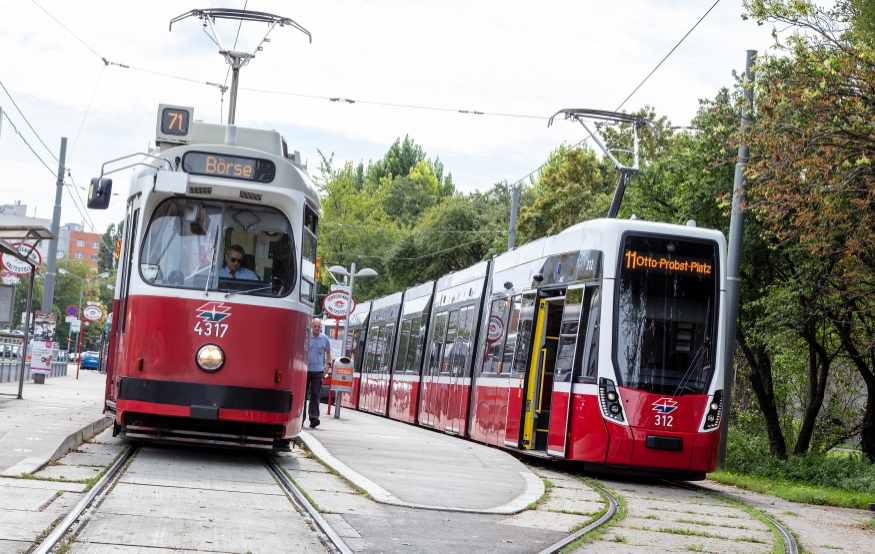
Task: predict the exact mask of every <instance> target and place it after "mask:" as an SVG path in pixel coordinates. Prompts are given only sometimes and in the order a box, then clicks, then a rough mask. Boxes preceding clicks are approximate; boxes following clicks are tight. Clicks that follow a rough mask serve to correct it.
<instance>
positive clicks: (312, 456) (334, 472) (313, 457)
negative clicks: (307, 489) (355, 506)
mask: <svg viewBox="0 0 875 554" xmlns="http://www.w3.org/2000/svg"><path fill="white" fill-rule="evenodd" d="M301 451H302V452H304V453H306V454H307V458H309V459H311V460H316V461H317V462H319V464H320V465H322V467H324V468H325V471H327V472H328V473H330V474H331V475H335V476H337V477H340V480H341V481H343V482H344V483H346V484H347V485H348V486H349V487H350V488H351V489H353V490H354V491H355V492H357V493H359V494H360V495H362V496H364V497H365V498H367V499H368V500H374V497H373V496H371V495H370V493H369V492H368V491H366V490H365V489H363V488H361V487H360V486H358V485H356V484H355V483H353V482H352V481H350V480H349V479H347V478H346V477H344V476H343V475H341V474H340V472H339V471H337V470H336V469H334V468H333V467H331V466H330V465H328V464H326V463H325V462H323V461H322V459H320V458H319V456H317V455H316V454H313V453H312V452H311V451H309V450H305V449H304V448H301ZM277 465H279V464H277ZM280 467H282V466H280ZM282 469H283V471H284V472H285V474H286V475H288V474H289V472H288V471H286V468H284V467H283V468H282ZM291 478H292V477H291V476H290V475H289V479H291ZM295 486H297V484H295ZM298 489H299V490H301V492H303V491H304V489H302V488H301V487H298ZM304 494H306V493H304ZM307 500H309V497H308V498H307ZM375 502H376V501H375ZM314 505H315V504H314Z"/></svg>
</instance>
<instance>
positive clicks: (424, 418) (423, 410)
mask: <svg viewBox="0 0 875 554" xmlns="http://www.w3.org/2000/svg"><path fill="white" fill-rule="evenodd" d="M447 315H448V314H447V312H443V313H440V314H437V315H436V316H435V318H434V331H433V332H432V333H431V344H429V345H428V360H427V364H428V365H426V366H425V370H424V371H423V372H422V398H421V399H420V401H419V422H420V423H421V424H422V425H428V426H431V427H434V416H435V412H436V411H437V388H438V380H439V379H440V366H441V355H442V354H443V350H444V349H443V344H444V337H445V336H446V333H447Z"/></svg>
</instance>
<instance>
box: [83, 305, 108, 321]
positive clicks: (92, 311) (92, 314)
mask: <svg viewBox="0 0 875 554" xmlns="http://www.w3.org/2000/svg"><path fill="white" fill-rule="evenodd" d="M82 317H83V318H85V320H86V321H97V320H98V319H100V318H101V317H103V310H101V309H100V306H94V305H91V306H85V307H84V308H82Z"/></svg>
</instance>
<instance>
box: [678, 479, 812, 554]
mask: <svg viewBox="0 0 875 554" xmlns="http://www.w3.org/2000/svg"><path fill="white" fill-rule="evenodd" d="M663 481H665V482H666V483H668V484H669V485H673V486H675V487H683V488H685V489H690V490H694V491H696V492H706V493H716V494H720V493H719V492H718V491H713V490H711V489H706V488H705V487H700V486H698V485H692V484H690V483H679V482H677V481H669V480H667V479H663ZM721 496H722V495H721ZM759 512H760V513H761V514H762V516H763V517H764V518H766V519H767V520H769V523H771V524H772V525H773V526H774V527H775V529H777V530H778V533H780V534H781V536H782V537H783V538H784V552H785V554H799V545H798V544H796V537H794V536H793V533H791V532H790V530H789V529H787V528H786V527H784V526H783V525H782V524H780V523H778V522H777V520H775V519H774V518H773V517H771V516H769V514H767V513H765V512H764V511H762V510H759Z"/></svg>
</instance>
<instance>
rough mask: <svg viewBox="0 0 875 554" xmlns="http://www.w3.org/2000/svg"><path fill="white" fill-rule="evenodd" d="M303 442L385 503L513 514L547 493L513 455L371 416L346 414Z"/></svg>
mask: <svg viewBox="0 0 875 554" xmlns="http://www.w3.org/2000/svg"><path fill="white" fill-rule="evenodd" d="M301 437H302V439H303V440H304V442H305V443H306V444H307V446H308V447H309V448H310V450H312V451H313V453H314V454H316V456H318V457H319V458H320V459H322V461H324V462H326V463H327V464H328V465H329V466H331V467H332V468H334V469H335V470H337V471H338V472H339V473H341V474H342V475H343V476H344V477H346V478H347V479H348V480H350V481H351V482H353V483H355V484H356V485H358V486H360V487H362V488H363V489H365V490H366V491H368V493H369V494H370V495H371V496H372V497H373V498H374V499H375V500H377V501H379V502H382V503H387V504H395V505H401V506H404V505H408V506H409V505H416V506H424V507H430V508H432V509H457V510H469V511H482V512H491V513H507V514H510V513H516V512H518V511H520V510H524V509H525V507H526V506H527V505H528V504H529V503H531V502H534V501H535V500H537V499H538V498H539V497H540V496H541V495H542V494H543V492H544V485H543V482H542V481H541V480H540V479H538V478H537V477H536V476H535V475H534V474H533V473H532V472H531V471H529V470H528V468H526V467H525V466H524V465H523V464H522V463H520V462H519V461H518V460H516V459H515V458H514V457H513V456H511V455H510V454H508V453H506V452H503V451H501V450H499V449H496V448H490V447H488V446H486V445H481V444H477V443H472V442H468V441H463V440H459V439H458V438H457V437H453V436H450V435H446V434H443V433H438V432H435V431H432V430H429V429H423V428H420V427H416V426H413V425H408V424H405V423H401V422H398V421H393V420H390V419H386V418H381V417H376V416H373V415H370V414H365V413H360V412H355V411H352V410H347V411H346V412H343V415H342V416H341V418H339V419H335V418H323V420H322V425H321V426H320V427H318V428H316V429H313V430H310V431H305V432H302V433H301Z"/></svg>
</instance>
